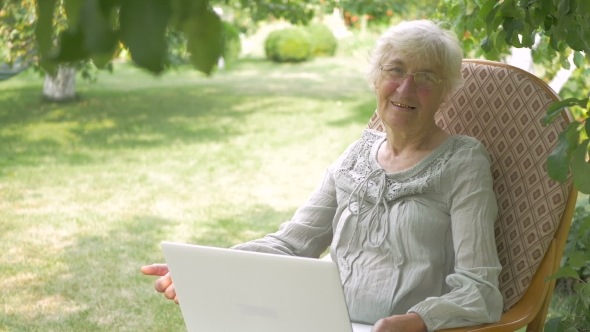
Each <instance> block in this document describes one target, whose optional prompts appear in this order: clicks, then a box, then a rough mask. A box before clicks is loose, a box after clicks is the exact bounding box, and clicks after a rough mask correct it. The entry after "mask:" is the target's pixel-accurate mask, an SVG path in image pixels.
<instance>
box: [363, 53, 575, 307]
mask: <svg viewBox="0 0 590 332" xmlns="http://www.w3.org/2000/svg"><path fill="white" fill-rule="evenodd" d="M462 73H463V79H464V85H463V87H462V88H460V89H459V90H458V91H456V92H455V93H454V95H453V96H452V97H451V98H450V100H449V101H448V102H446V103H445V104H443V105H442V106H441V109H440V110H439V112H437V115H436V123H437V124H438V126H439V127H441V128H442V129H444V130H445V131H447V132H448V133H450V134H453V135H468V136H472V137H475V138H477V139H478V140H479V141H480V142H482V143H483V144H484V146H485V147H486V148H487V150H488V152H489V154H490V157H491V159H492V175H493V178H494V192H495V194H496V198H497V200H498V208H499V213H498V214H499V216H498V219H497V220H496V223H495V236H496V245H497V249H498V255H499V257H500V262H501V263H502V267H503V269H502V273H501V274H500V291H501V292H502V295H503V297H504V310H505V311H507V310H509V309H510V308H511V307H512V306H514V305H515V304H516V303H517V302H518V300H519V299H521V298H522V296H523V295H524V293H525V291H526V290H527V288H528V286H529V284H530V283H531V279H532V278H533V275H534V274H535V272H536V271H537V268H538V267H539V265H540V263H541V261H542V259H543V257H544V255H545V253H546V252H547V249H548V248H549V245H550V243H551V241H552V240H553V239H554V237H555V236H556V230H557V228H558V226H559V225H560V221H561V219H562V215H563V214H564V210H565V206H566V202H567V200H568V198H569V199H570V200H571V199H572V197H571V196H572V195H570V189H571V186H572V180H571V177H570V178H569V179H568V180H567V181H566V182H565V183H564V184H559V183H557V182H556V181H554V180H552V179H551V178H549V176H548V174H547V168H546V159H547V156H548V155H549V154H550V153H551V152H552V151H553V149H554V147H555V145H556V144H557V139H558V134H559V132H561V131H562V130H564V129H565V128H566V127H567V124H568V123H569V121H571V118H569V113H567V112H564V116H563V117H560V118H558V119H557V120H556V121H555V122H554V123H553V124H551V125H548V126H546V127H544V126H543V125H542V123H541V118H543V116H544V115H545V113H546V110H547V108H548V106H549V105H550V104H551V103H553V102H554V101H557V100H559V97H558V96H557V94H555V92H553V91H552V90H551V88H549V86H547V85H546V84H545V83H544V82H543V81H541V80H540V79H539V78H537V77H535V76H534V75H532V74H529V73H527V72H525V71H523V70H521V69H518V68H515V67H512V66H509V65H505V64H501V63H497V62H491V61H485V60H464V61H463V66H462ZM368 127H369V128H372V129H377V130H381V131H382V130H383V124H382V123H381V119H379V116H378V115H377V113H375V114H374V115H373V117H372V118H371V120H370V122H369V125H368ZM573 196H574V197H573V199H574V200H575V191H574V195H573ZM570 218H571V215H570ZM567 229H568V230H569V225H568V227H567ZM566 232H567V230H566ZM561 248H562V249H561V251H562V250H563V247H561ZM559 255H561V252H560V253H559ZM560 257H561V256H559V257H557V258H556V259H560ZM558 265H559V264H557V266H558ZM552 270H554V269H553V268H552ZM549 296H550V295H549Z"/></svg>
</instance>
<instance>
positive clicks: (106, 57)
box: [90, 53, 113, 69]
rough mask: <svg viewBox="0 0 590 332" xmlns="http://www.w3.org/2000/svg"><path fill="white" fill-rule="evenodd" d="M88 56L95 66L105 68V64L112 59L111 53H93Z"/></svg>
mask: <svg viewBox="0 0 590 332" xmlns="http://www.w3.org/2000/svg"><path fill="white" fill-rule="evenodd" d="M90 58H91V59H92V62H93V63H94V65H95V66H96V67H97V68H100V69H105V68H106V65H107V64H108V63H109V62H111V59H113V54H108V53H102V54H93V55H92V56H91V57H90Z"/></svg>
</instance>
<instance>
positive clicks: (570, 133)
mask: <svg viewBox="0 0 590 332" xmlns="http://www.w3.org/2000/svg"><path fill="white" fill-rule="evenodd" d="M579 125H580V123H579V122H572V123H570V124H569V126H568V127H567V129H566V130H564V131H562V132H561V133H559V137H558V140H557V146H556V147H555V149H554V150H553V151H552V152H551V154H550V155H549V156H548V157H547V173H548V174H549V177H550V178H552V179H553V180H555V181H557V182H559V183H564V182H565V180H567V174H568V172H569V169H570V159H571V158H572V152H573V151H574V150H575V149H576V146H577V144H578V137H579V136H580V132H579V131H578V130H577V128H578V126H579Z"/></svg>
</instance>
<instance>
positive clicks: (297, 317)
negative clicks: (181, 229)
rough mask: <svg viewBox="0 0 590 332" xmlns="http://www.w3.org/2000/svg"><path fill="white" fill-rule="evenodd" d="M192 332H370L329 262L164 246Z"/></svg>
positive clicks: (254, 253) (186, 321)
mask: <svg viewBox="0 0 590 332" xmlns="http://www.w3.org/2000/svg"><path fill="white" fill-rule="evenodd" d="M162 250H163V251H164V256H165V258H166V263H167V264H168V268H169V270H170V275H171V277H172V280H173V282H174V287H175V290H176V294H177V296H178V301H179V303H180V310H181V311H182V316H183V318H184V322H185V324H186V327H187V329H188V331H189V332H214V331H215V332H230V331H231V332H234V331H240V332H277V331H281V332H326V331H330V332H332V331H334V332H370V331H371V329H372V326H371V325H363V324H357V323H351V322H350V319H349V316H348V310H347V308H346V302H345V300H344V292H343V290H342V284H341V282H340V276H339V274H338V268H337V266H336V264H335V263H334V262H332V261H328V260H320V259H311V258H302V257H291V256H282V255H271V254H265V253H257V252H248V251H241V250H232V249H222V248H214V247H204V246H197V245H189V244H180V243H171V242H162Z"/></svg>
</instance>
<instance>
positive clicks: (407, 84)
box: [398, 75, 417, 93]
mask: <svg viewBox="0 0 590 332" xmlns="http://www.w3.org/2000/svg"><path fill="white" fill-rule="evenodd" d="M416 88H417V86H416V84H414V75H406V77H405V78H404V80H403V81H401V82H400V83H399V87H398V90H400V92H402V91H403V92H407V93H411V92H413V91H414V90H415V89H416Z"/></svg>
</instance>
